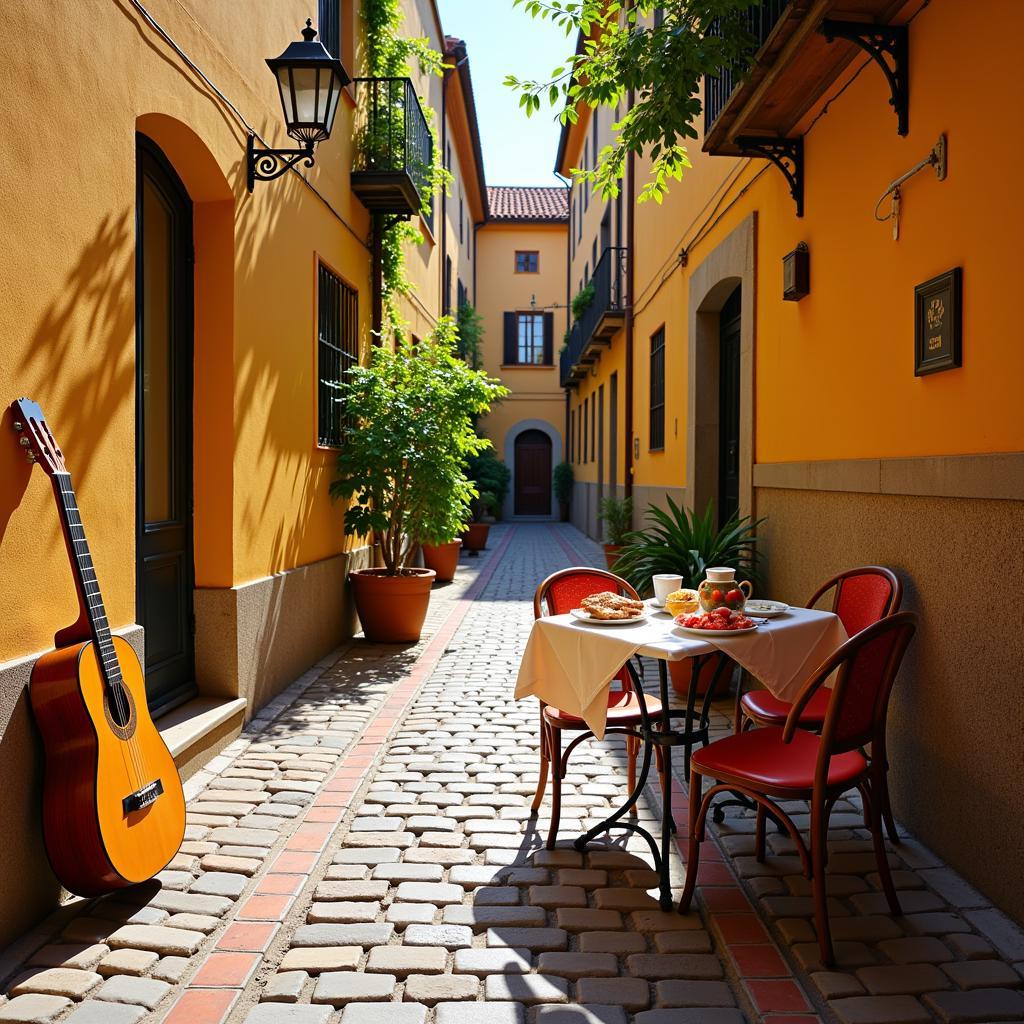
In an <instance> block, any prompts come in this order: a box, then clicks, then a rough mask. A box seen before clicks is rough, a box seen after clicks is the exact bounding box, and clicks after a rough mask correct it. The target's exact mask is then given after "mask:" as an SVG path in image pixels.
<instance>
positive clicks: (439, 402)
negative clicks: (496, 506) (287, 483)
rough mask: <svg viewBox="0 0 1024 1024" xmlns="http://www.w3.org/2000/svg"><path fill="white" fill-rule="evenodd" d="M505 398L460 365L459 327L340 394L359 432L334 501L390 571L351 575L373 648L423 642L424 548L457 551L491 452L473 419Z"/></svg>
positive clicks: (438, 332) (380, 365)
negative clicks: (341, 503)
mask: <svg viewBox="0 0 1024 1024" xmlns="http://www.w3.org/2000/svg"><path fill="white" fill-rule="evenodd" d="M504 393H505V389H504V388H503V387H502V386H501V384H500V383H499V382H498V381H496V380H492V379H491V378H489V377H487V376H486V374H484V373H482V372H480V371H478V370H472V369H470V367H469V366H467V365H466V364H465V363H464V362H463V361H462V360H461V359H459V358H458V356H457V354H456V350H455V329H454V324H453V321H452V320H451V318H450V317H445V318H443V319H442V320H441V321H440V322H439V323H438V326H437V328H436V329H435V331H434V332H433V333H432V334H431V335H430V336H429V337H428V338H427V339H426V341H424V342H422V343H420V344H419V345H417V346H416V348H415V349H414V348H413V347H412V345H411V344H410V343H409V342H408V341H404V340H403V341H401V342H400V343H399V344H398V345H397V347H396V349H395V350H394V351H392V350H391V349H390V348H387V347H384V346H381V347H380V348H375V349H374V350H373V355H372V358H371V362H370V365H369V366H365V367H363V366H355V367H352V368H351V369H350V370H349V371H348V373H347V374H346V377H345V380H343V381H342V383H341V384H340V385H339V388H338V398H339V399H340V401H341V402H342V403H343V405H344V408H345V413H346V417H347V418H348V420H349V422H351V423H352V427H351V429H350V430H349V431H348V432H347V433H346V435H345V439H344V443H343V445H342V448H341V451H340V452H339V454H338V477H337V479H336V480H335V481H334V482H333V483H332V484H331V495H332V497H334V498H338V499H344V500H346V501H348V506H347V508H346V509H345V533H346V534H347V535H349V536H357V537H373V538H374V539H375V542H376V545H377V547H378V550H379V552H380V558H381V561H383V563H384V564H383V566H382V567H377V568H372V569H356V570H353V571H352V572H351V573H350V574H349V580H350V582H351V585H352V590H353V596H354V599H355V605H356V612H357V614H358V615H359V621H360V622H361V623H362V626H363V632H364V634H365V636H366V638H367V639H368V640H374V641H379V642H384V643H411V642H415V641H416V640H418V639H419V637H420V633H421V631H422V628H423V620H424V618H425V617H426V613H427V604H428V602H429V600H430V587H431V585H432V583H433V582H434V578H435V573H434V571H433V570H432V569H417V568H414V567H413V565H412V561H413V558H414V557H415V554H416V550H417V546H418V544H420V543H422V542H424V541H425V542H427V543H430V544H440V543H444V542H447V541H450V539H451V538H452V537H454V536H456V535H457V534H458V533H459V531H460V530H461V529H462V528H463V526H464V524H465V522H466V520H467V519H468V518H469V512H470V502H471V500H472V499H473V498H475V497H476V490H475V489H474V487H473V485H472V483H471V482H470V481H469V479H468V477H467V476H466V473H465V466H466V463H467V460H468V459H469V458H470V457H471V456H474V455H477V454H479V453H480V452H481V451H483V450H484V448H486V447H487V445H488V444H490V442H489V441H487V440H485V439H484V438H481V437H478V436H477V434H476V432H475V431H474V429H473V417H474V416H478V415H480V414H482V413H484V412H486V411H487V410H488V408H489V407H490V403H491V402H492V401H493V400H494V399H496V398H498V397H500V396H501V395H503V394H504Z"/></svg>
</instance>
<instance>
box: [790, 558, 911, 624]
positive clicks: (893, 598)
mask: <svg viewBox="0 0 1024 1024" xmlns="http://www.w3.org/2000/svg"><path fill="white" fill-rule="evenodd" d="M830 590H831V591H834V594H833V597H832V611H833V612H835V614H836V615H838V616H839V620H840V621H841V622H842V624H843V626H844V628H845V629H846V635H847V636H850V637H853V636H856V635H857V634H858V633H860V632H861V631H862V630H864V629H867V627H868V626H870V625H871V624H872V623H875V622H878V620H879V619H884V618H885V617H886V616H888V615H894V614H895V613H896V612H898V611H899V610H900V602H901V601H902V600H903V585H902V584H901V583H900V581H899V580H898V579H897V578H896V574H895V573H894V572H893V571H892V570H891V569H886V568H885V566H884V565H862V566H859V567H858V568H856V569H847V570H846V571H845V572H840V573H837V574H836V575H835V576H833V577H832V578H831V579H830V580H826V581H825V582H824V583H823V584H822V585H821V586H820V587H818V589H817V590H816V591H815V592H814V596H813V597H812V598H811V599H810V601H808V602H807V607H808V608H813V607H814V606H815V605H816V604H817V603H818V601H820V600H821V598H822V597H824V596H825V595H826V594H827V593H828V592H829V591H830Z"/></svg>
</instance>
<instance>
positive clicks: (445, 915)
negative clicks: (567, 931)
mask: <svg viewBox="0 0 1024 1024" xmlns="http://www.w3.org/2000/svg"><path fill="white" fill-rule="evenodd" d="M441 919H442V920H443V921H444V923H445V924H458V925H465V926H466V927H469V928H473V929H475V930H476V931H482V930H483V929H485V928H498V927H503V926H506V925H507V926H508V927H516V926H530V925H537V926H541V925H543V924H545V923H546V921H547V914H545V912H544V909H543V907H519V906H517V907H477V906H469V907H467V906H461V905H460V906H449V907H445V908H444V911H443V912H442V915H441Z"/></svg>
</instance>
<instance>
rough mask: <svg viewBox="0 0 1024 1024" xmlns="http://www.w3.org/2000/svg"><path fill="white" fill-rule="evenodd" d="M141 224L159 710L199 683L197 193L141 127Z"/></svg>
mask: <svg viewBox="0 0 1024 1024" xmlns="http://www.w3.org/2000/svg"><path fill="white" fill-rule="evenodd" d="M136 227H137V237H136V271H137V275H136V334H137V339H136V340H137V352H136V365H137V373H138V380H137V391H136V394H137V410H136V414H137V415H136V429H137V435H138V436H137V439H136V440H137V443H136V452H137V459H138V466H137V488H136V493H137V496H138V497H137V501H138V509H137V524H138V526H137V532H138V537H137V543H136V551H137V558H138V564H137V570H136V581H137V591H138V592H137V604H138V616H139V622H140V623H141V624H142V626H143V627H144V628H145V640H146V695H147V697H148V698H149V705H150V709H151V710H154V711H156V710H166V709H168V708H170V707H172V706H174V705H176V704H180V703H181V702H182V701H183V700H186V699H188V697H190V696H191V695H192V694H193V693H194V692H195V656H194V645H193V614H192V590H193V578H194V570H193V554H192V546H193V545H192V348H193V337H192V335H193V314H192V301H193V298H192V295H193V287H192V278H193V260H192V203H191V201H190V199H189V197H188V193H187V192H186V191H185V188H184V186H183V185H182V183H181V181H180V179H179V178H178V176H177V175H176V174H175V173H174V171H173V169H172V168H171V166H170V164H169V163H168V162H167V160H166V159H165V158H164V156H163V154H162V153H161V152H160V150H159V149H158V148H157V147H156V146H155V145H154V144H153V143H152V142H150V141H149V140H148V139H145V138H143V137H141V136H140V137H139V142H138V197H137V213H136Z"/></svg>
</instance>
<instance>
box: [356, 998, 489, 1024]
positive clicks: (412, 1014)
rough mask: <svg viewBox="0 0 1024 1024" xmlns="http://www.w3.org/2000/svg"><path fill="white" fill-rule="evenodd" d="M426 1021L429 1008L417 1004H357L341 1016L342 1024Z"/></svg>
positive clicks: (421, 1023)
mask: <svg viewBox="0 0 1024 1024" xmlns="http://www.w3.org/2000/svg"><path fill="white" fill-rule="evenodd" d="M426 1021H427V1008H426V1007H425V1006H419V1005H418V1004H416V1003H355V1004H353V1005H352V1006H346V1007H345V1009H344V1011H343V1012H342V1014H341V1024H426ZM481 1024H482V1022H481Z"/></svg>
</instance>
